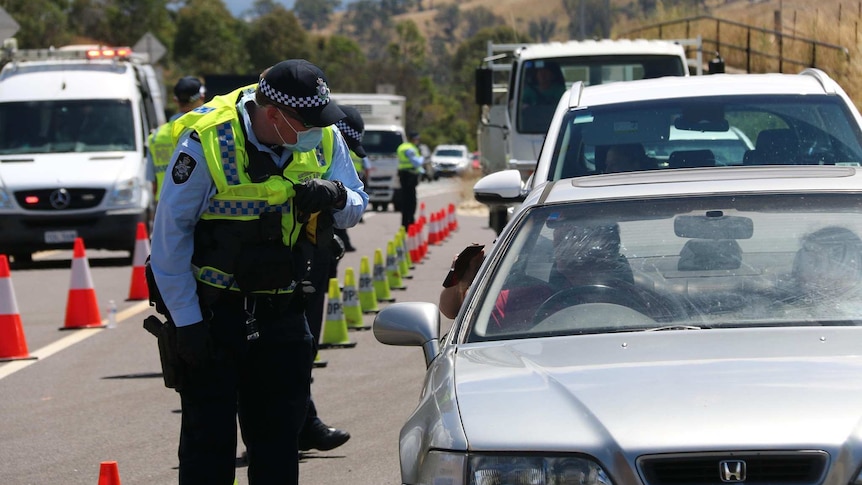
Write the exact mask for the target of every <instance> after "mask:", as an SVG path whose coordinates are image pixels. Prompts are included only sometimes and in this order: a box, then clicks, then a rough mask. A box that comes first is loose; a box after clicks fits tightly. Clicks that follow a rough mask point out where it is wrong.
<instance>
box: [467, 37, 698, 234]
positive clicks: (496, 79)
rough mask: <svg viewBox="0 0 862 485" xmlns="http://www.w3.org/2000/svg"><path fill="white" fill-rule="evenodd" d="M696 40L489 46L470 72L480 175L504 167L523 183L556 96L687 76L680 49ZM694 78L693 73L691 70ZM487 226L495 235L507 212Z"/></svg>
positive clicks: (499, 211)
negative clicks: (478, 110)
mask: <svg viewBox="0 0 862 485" xmlns="http://www.w3.org/2000/svg"><path fill="white" fill-rule="evenodd" d="M699 43H700V42H699V41H698V40H691V39H684V40H678V41H669V40H662V41H659V40H643V39H638V40H628V39H620V40H611V39H603V40H584V41H568V42H548V43H539V44H494V43H493V42H489V43H488V49H487V57H485V58H484V59H483V66H482V67H480V68H479V69H477V71H476V103H477V104H479V105H480V106H481V107H482V115H481V119H480V123H479V129H478V144H479V151H480V153H481V157H482V158H481V165H482V171H483V173H484V174H485V175H487V174H491V173H494V172H499V171H502V170H508V169H517V170H519V171H520V172H521V178H522V180H524V181H526V180H527V179H528V178H529V177H530V175H531V174H532V172H533V170H535V167H536V160H537V157H538V155H539V151H540V150H541V148H542V144H543V143H544V140H545V133H546V132H547V131H548V127H549V126H550V124H551V119H552V118H553V116H554V111H555V109H556V107H557V103H558V102H559V100H560V97H561V95H562V94H563V93H564V92H566V90H568V89H569V88H570V87H571V86H572V85H573V84H575V83H582V84H583V85H586V86H590V85H597V84H606V83H611V82H620V81H632V80H636V79H648V78H657V77H664V76H688V75H689V64H692V65H694V66H700V65H701V59H700V51H699V50H698V51H697V52H698V59H696V60H694V61H693V62H691V63H690V62H689V60H688V59H687V57H686V52H685V48H684V44H685V45H698V44H699ZM697 69H698V72H699V69H700V68H699V67H698V68H697ZM490 209H491V217H490V221H489V223H490V225H491V227H492V228H494V229H495V230H497V231H498V232H499V230H500V229H502V226H503V224H505V220H506V210H507V206H504V205H500V206H496V205H492V206H490Z"/></svg>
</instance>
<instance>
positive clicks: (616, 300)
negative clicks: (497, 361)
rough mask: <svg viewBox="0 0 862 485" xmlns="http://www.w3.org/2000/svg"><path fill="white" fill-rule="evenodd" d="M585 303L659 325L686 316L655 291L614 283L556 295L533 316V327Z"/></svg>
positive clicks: (564, 290) (584, 286)
mask: <svg viewBox="0 0 862 485" xmlns="http://www.w3.org/2000/svg"><path fill="white" fill-rule="evenodd" d="M585 303H610V304H612V305H619V306H624V307H628V308H631V309H632V310H634V311H636V312H638V313H642V314H644V315H646V316H649V317H651V318H654V319H656V320H658V321H662V320H665V321H667V320H671V319H672V318H673V317H674V316H679V315H682V314H684V313H685V312H684V310H682V308H681V307H680V306H679V305H675V304H674V303H673V302H671V301H668V300H666V299H664V298H661V297H659V296H658V295H656V294H654V293H653V292H651V291H647V290H644V289H642V288H638V287H636V286H635V285H632V284H631V283H627V282H624V281H619V282H614V284H613V285H605V284H594V285H582V286H574V287H569V288H564V289H562V290H560V291H558V292H556V293H554V294H553V295H551V296H550V297H548V298H547V299H546V300H545V301H543V302H542V304H541V305H539V307H538V308H537V309H536V311H535V313H533V325H536V324H538V323H539V322H541V321H542V320H545V319H546V318H548V317H549V316H551V315H553V314H554V313H556V312H558V311H560V310H562V309H564V308H568V307H571V306H575V305H583V304H585Z"/></svg>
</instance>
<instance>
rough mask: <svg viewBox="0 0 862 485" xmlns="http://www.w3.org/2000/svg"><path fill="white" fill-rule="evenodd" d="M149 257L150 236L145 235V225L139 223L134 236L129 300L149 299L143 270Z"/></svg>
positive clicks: (144, 270)
mask: <svg viewBox="0 0 862 485" xmlns="http://www.w3.org/2000/svg"><path fill="white" fill-rule="evenodd" d="M149 255H150V236H149V235H148V234H147V225H146V224H144V223H143V222H139V223H138V233H137V235H136V236H135V254H134V255H133V256H132V282H131V284H130V285H129V300H132V301H134V300H149V299H150V290H149V288H148V287H147V275H146V268H145V265H146V264H147V256H149Z"/></svg>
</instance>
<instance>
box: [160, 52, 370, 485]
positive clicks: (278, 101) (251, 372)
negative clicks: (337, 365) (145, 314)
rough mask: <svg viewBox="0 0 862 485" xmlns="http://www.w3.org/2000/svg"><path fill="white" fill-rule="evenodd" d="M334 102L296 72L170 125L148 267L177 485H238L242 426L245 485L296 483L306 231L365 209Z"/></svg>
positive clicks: (304, 379)
mask: <svg viewBox="0 0 862 485" xmlns="http://www.w3.org/2000/svg"><path fill="white" fill-rule="evenodd" d="M329 94H330V92H329V87H328V85H327V82H326V77H325V75H324V73H323V72H322V71H321V70H320V69H319V68H318V67H317V66H315V65H313V64H312V63H310V62H308V61H306V60H302V59H291V60H287V61H282V62H280V63H278V64H276V65H274V66H272V67H271V68H269V69H267V70H265V71H264V72H263V73H262V74H261V77H260V80H259V82H258V83H257V84H254V85H250V86H246V87H243V88H240V89H237V90H235V91H233V92H232V93H229V94H226V95H223V96H216V97H215V98H213V99H212V100H211V101H209V102H207V103H206V104H204V105H203V106H201V107H199V108H197V109H195V110H192V111H190V112H189V113H187V114H186V115H184V116H182V117H180V118H179V119H177V120H176V122H175V123H174V127H173V131H172V133H173V136H174V138H175V139H176V140H177V143H176V149H175V150H174V153H173V155H172V157H171V163H170V165H169V167H168V174H169V176H166V177H165V184H164V186H163V189H162V195H161V202H160V203H159V206H158V209H157V211H156V218H155V222H154V228H153V240H152V241H153V242H152V248H151V266H152V270H153V275H154V277H155V282H156V284H157V286H158V289H159V290H160V292H161V294H162V296H163V297H164V301H165V304H166V306H167V309H168V311H169V314H170V317H171V318H172V320H173V322H174V323H175V325H176V351H177V354H178V355H179V359H180V361H181V363H182V364H183V384H182V387H181V388H180V389H178V390H179V393H180V401H181V405H182V425H181V430H180V443H179V460H180V464H179V483H180V484H181V485H198V484H201V485H202V484H207V485H230V484H232V483H233V481H234V473H235V460H236V451H237V436H236V420H237V417H239V423H240V428H241V430H242V437H243V441H244V442H245V445H246V449H247V451H248V462H249V466H248V477H249V483H250V484H252V485H261V484H279V485H281V484H296V483H298V481H299V463H298V455H299V454H298V445H297V441H298V433H299V429H300V427H301V426H302V423H303V421H304V419H305V414H306V408H307V406H308V400H309V393H310V381H311V367H312V359H313V354H312V349H313V343H312V337H311V334H310V332H309V329H308V325H307V322H306V319H305V303H304V299H303V298H302V297H297V295H298V294H299V293H301V292H302V291H301V290H302V287H303V283H302V282H303V281H304V280H306V279H307V276H308V274H309V272H310V271H313V268H311V267H310V262H311V260H312V256H311V255H312V254H313V251H314V244H315V243H316V242H317V241H315V240H314V235H315V231H313V230H309V229H308V228H309V227H312V226H314V225H315V224H316V223H317V219H318V217H319V216H320V215H321V214H325V215H329V217H331V218H332V221H333V223H334V224H335V225H338V226H340V227H349V226H352V225H354V224H355V223H356V222H357V221H358V220H359V218H360V217H361V215H362V212H363V211H364V210H365V207H366V206H367V204H368V196H367V195H366V194H365V192H364V191H363V190H362V184H361V183H360V182H359V178H358V177H357V176H356V171H355V170H354V168H353V166H352V164H351V161H350V157H349V155H348V149H347V146H346V144H345V143H344V139H343V138H342V136H341V134H340V132H339V131H338V129H337V128H335V127H334V126H332V125H333V124H334V123H335V122H336V121H338V120H339V119H341V118H342V117H344V113H343V112H342V111H341V110H340V109H339V108H338V106H337V105H335V104H334V103H331V102H330V97H329ZM318 146H320V149H317V147H318Z"/></svg>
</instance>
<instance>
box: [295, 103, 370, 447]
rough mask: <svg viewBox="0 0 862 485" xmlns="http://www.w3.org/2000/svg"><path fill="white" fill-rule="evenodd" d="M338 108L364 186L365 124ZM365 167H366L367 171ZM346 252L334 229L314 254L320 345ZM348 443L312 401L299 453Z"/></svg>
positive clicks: (311, 304) (313, 296)
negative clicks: (333, 286) (328, 300)
mask: <svg viewBox="0 0 862 485" xmlns="http://www.w3.org/2000/svg"><path fill="white" fill-rule="evenodd" d="M339 108H341V111H343V112H344V114H345V115H346V116H345V117H344V118H342V119H341V120H339V121H338V122H336V123H335V126H336V127H338V129H339V131H341V134H342V136H343V137H344V141H345V142H347V146H348V147H349V148H350V158H351V159H352V160H353V166H354V168H355V169H356V171H357V175H358V176H359V178H360V180H361V181H363V182H364V180H365V179H364V178H363V176H362V173H363V172H365V171H366V170H367V167H368V156H367V154H366V153H365V148H363V147H362V133H363V131H364V130H365V123H364V122H363V120H362V116H361V115H360V114H359V111H357V110H356V108H353V107H352V106H344V105H339ZM357 161H358V164H357ZM362 167H365V169H363V168H362ZM320 232H321V234H319V237H320V238H321V239H323V238H325V237H328V236H326V235H323V234H324V233H325V231H320ZM345 251H356V249H355V248H354V247H353V246H352V245H351V244H350V237H349V236H348V235H347V229H342V228H338V227H335V228H334V238H333V241H332V244H331V245H330V246H329V247H327V246H325V245H322V244H321V245H319V246H318V249H317V251H315V254H314V269H315V271H314V274H313V275H311V277H310V278H309V281H310V283H311V286H312V288H313V290H314V291H309V292H308V293H306V294H305V297H306V310H305V316H306V318H307V319H308V326H309V329H310V330H311V335H312V336H313V337H314V342H315V343H317V342H320V333H321V330H322V329H323V318H324V307H325V306H326V295H327V293H328V291H329V280H330V278H336V277H338V261H339V260H340V259H341V257H342V256H343V255H344V252H345ZM316 353H317V348H316V347H315V355H316ZM349 439H350V433H348V432H347V431H344V430H342V429H338V428H334V427H332V426H328V425H327V424H325V423H324V422H323V421H322V420H321V419H320V417H319V416H318V414H317V407H316V406H315V404H314V400H313V399H312V400H309V405H308V413H307V414H306V418H305V424H304V425H303V427H302V430H301V431H300V433H299V449H300V450H301V451H306V450H311V449H316V450H321V451H328V450H332V449H334V448H337V447H339V446H341V445H343V444H344V443H346V442H347V441H348V440H349Z"/></svg>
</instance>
